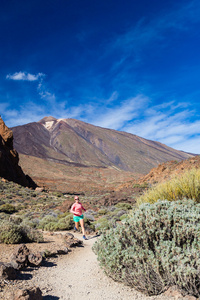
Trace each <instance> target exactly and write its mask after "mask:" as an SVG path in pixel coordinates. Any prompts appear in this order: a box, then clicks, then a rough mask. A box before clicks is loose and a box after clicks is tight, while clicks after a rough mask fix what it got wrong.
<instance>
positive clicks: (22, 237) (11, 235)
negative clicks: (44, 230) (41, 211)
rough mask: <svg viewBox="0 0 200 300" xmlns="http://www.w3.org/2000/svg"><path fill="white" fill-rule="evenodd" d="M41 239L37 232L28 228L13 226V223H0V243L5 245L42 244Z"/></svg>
mask: <svg viewBox="0 0 200 300" xmlns="http://www.w3.org/2000/svg"><path fill="white" fill-rule="evenodd" d="M42 241H43V237H42V234H41V233H40V232H39V231H36V230H34V229H32V228H30V227H28V226H22V225H20V224H15V223H14V221H9V220H3V221H0V242H1V243H5V244H18V243H29V242H37V243H39V242H42Z"/></svg>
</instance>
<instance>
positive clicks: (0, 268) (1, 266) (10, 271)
mask: <svg viewBox="0 0 200 300" xmlns="http://www.w3.org/2000/svg"><path fill="white" fill-rule="evenodd" d="M16 277H17V273H16V270H15V268H14V267H13V266H12V265H11V264H9V263H2V262H0V278H1V279H7V280H14V279H16Z"/></svg>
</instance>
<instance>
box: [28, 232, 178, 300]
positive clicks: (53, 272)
mask: <svg viewBox="0 0 200 300" xmlns="http://www.w3.org/2000/svg"><path fill="white" fill-rule="evenodd" d="M76 237H78V238H80V239H81V236H80V235H76ZM96 240H97V238H96V237H91V238H89V239H88V240H87V241H84V242H83V247H79V248H76V249H75V250H74V251H73V252H71V253H69V254H68V255H66V256H61V257H59V258H58V259H57V262H56V263H55V265H52V267H47V268H40V269H39V270H38V271H37V275H36V276H34V277H33V283H34V285H36V286H39V287H40V288H41V290H42V292H43V295H44V296H45V297H44V299H46V300H47V299H48V300H51V299H52V300H53V299H54V300H56V299H60V300H61V299H62V300H80V299H81V300H85V299H87V300H103V299H107V300H109V299H110V300H122V299H123V300H126V299H127V300H128V299H144V300H145V299H152V300H153V299H157V300H159V299H162V300H164V299H166V300H167V299H174V298H171V297H170V298H169V297H164V296H160V297H159V296H157V297H145V296H144V295H143V294H141V293H138V292H136V291H135V290H134V289H131V288H129V287H126V286H123V285H122V284H119V283H116V282H114V281H113V280H112V279H110V278H108V277H107V276H106V275H105V274H104V272H103V271H102V270H101V269H100V267H99V265H98V262H97V257H96V255H95V254H94V253H93V251H92V245H93V243H94V242H95V241H96Z"/></svg>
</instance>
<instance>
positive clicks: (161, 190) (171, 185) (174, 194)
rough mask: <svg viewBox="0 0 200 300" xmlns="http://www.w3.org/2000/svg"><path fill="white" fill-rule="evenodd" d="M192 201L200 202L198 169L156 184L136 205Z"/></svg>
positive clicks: (199, 171) (199, 173) (199, 172)
mask: <svg viewBox="0 0 200 300" xmlns="http://www.w3.org/2000/svg"><path fill="white" fill-rule="evenodd" d="M184 198H186V199H193V200H194V201H195V202H197V203H199V202H200V169H192V170H190V171H187V172H185V173H184V174H183V175H181V176H176V177H174V178H172V179H170V180H168V181H166V182H164V183H160V184H157V185H156V186H154V187H152V188H151V189H149V190H148V191H147V192H146V193H145V194H144V195H142V196H141V197H140V198H139V199H138V201H137V202H138V204H142V203H144V202H148V203H154V202H156V201H158V200H165V199H167V200H168V201H174V200H181V199H184Z"/></svg>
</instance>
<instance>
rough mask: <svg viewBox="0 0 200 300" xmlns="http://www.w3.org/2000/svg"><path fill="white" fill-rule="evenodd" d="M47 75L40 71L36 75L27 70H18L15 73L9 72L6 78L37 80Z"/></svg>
mask: <svg viewBox="0 0 200 300" xmlns="http://www.w3.org/2000/svg"><path fill="white" fill-rule="evenodd" d="M44 76H45V75H44V74H43V73H38V74H36V75H34V74H30V73H27V72H16V73H14V74H8V75H7V76H6V79H10V80H18V81H20V80H23V81H37V80H39V79H40V78H42V77H44Z"/></svg>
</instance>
